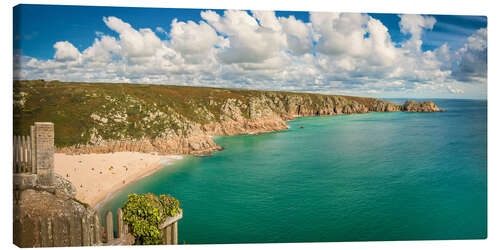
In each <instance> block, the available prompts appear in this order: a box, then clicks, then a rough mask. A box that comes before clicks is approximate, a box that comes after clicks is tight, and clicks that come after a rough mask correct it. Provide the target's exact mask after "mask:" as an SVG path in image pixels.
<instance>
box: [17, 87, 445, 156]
mask: <svg viewBox="0 0 500 250" xmlns="http://www.w3.org/2000/svg"><path fill="white" fill-rule="evenodd" d="M438 110H439V109H438V108H437V106H436V105H435V104H434V103H432V102H424V103H414V102H410V103H408V102H407V103H405V105H396V104H394V103H390V102H386V101H383V100H379V99H375V98H363V97H352V96H335V95H320V94H309V93H289V92H272V91H250V90H230V89H217V88H195V87H179V86H158V85H140V84H105V83H99V84H90V83H60V82H43V81H15V82H14V129H15V130H18V134H23V132H24V130H27V126H26V125H25V124H31V123H32V122H33V121H34V120H38V121H41V120H47V121H49V120H50V121H52V122H54V123H55V129H56V131H55V133H56V135H57V136H56V146H57V151H58V152H64V153H106V152H117V151H139V152H160V153H164V154H195V155H197V154H207V153H209V152H212V151H214V150H219V149H220V147H219V146H218V145H217V144H216V143H215V142H214V141H213V140H212V139H211V136H219V135H235V134H247V133H261V132H270V131H279V130H284V129H287V128H288V126H287V124H286V121H288V120H292V119H294V118H295V117H302V116H321V115H340V114H358V113H367V112H396V111H407V112H435V111H438ZM15 132H16V131H15Z"/></svg>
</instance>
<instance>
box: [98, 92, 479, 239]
mask: <svg viewBox="0 0 500 250" xmlns="http://www.w3.org/2000/svg"><path fill="white" fill-rule="evenodd" d="M387 100H389V101H393V102H396V103H402V102H404V100H402V99H387ZM433 101H434V102H435V103H436V104H437V105H438V106H439V107H440V108H444V109H446V110H447V112H444V113H403V112H395V113H368V114H356V115H339V116H333V117H305V118H298V119H296V120H294V121H290V122H288V124H289V126H290V129H289V130H286V131H280V132H272V133H265V134H260V135H239V136H224V137H216V138H215V141H216V142H217V143H218V144H219V145H221V146H222V147H223V149H224V150H223V151H220V152H216V153H214V154H212V155H211V156H208V157H193V156H188V157H185V158H184V159H183V160H180V161H178V162H177V163H176V164H174V165H169V166H168V167H165V168H163V169H161V170H159V171H158V172H156V173H154V174H152V175H150V176H147V177H145V178H143V179H141V180H139V181H137V182H135V183H133V184H131V185H129V186H127V187H125V188H124V189H122V190H120V191H119V192H117V193H116V194H115V195H114V196H113V197H112V198H111V199H110V200H108V201H107V202H106V203H105V204H103V205H102V206H101V207H100V212H101V213H104V211H105V210H107V209H111V210H112V211H116V209H117V208H118V207H119V206H120V205H121V204H122V203H123V202H124V201H125V200H126V198H127V194H128V193H146V192H152V193H155V194H171V195H172V196H174V197H176V198H178V199H179V200H180V202H181V207H182V208H183V213H184V218H183V219H182V220H181V221H180V222H179V244H183V243H186V244H207V243H266V242H332V241H379V240H384V241H385V240H446V239H483V238H486V237H487V102H486V101H478V100H452V99H434V100H433ZM301 127H303V128H301Z"/></svg>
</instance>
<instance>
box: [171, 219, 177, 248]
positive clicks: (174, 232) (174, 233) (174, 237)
mask: <svg viewBox="0 0 500 250" xmlns="http://www.w3.org/2000/svg"><path fill="white" fill-rule="evenodd" d="M177 223H178V222H177V221H176V222H174V224H172V245H177V244H178V241H177V234H178V233H177Z"/></svg>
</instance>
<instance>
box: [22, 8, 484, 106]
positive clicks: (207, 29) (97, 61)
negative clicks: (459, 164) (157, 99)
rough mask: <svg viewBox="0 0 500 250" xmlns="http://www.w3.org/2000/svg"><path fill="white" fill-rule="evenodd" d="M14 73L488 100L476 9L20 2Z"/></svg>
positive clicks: (54, 77)
mask: <svg viewBox="0 0 500 250" xmlns="http://www.w3.org/2000/svg"><path fill="white" fill-rule="evenodd" d="M13 39H14V78H15V79H45V80H60V81H78V82H131V83H152V84H172V85H190V86H212V87H225V88H243V89H262V90H278V91H297V92H314V93H323V94H341V95H358V96H373V97H386V98H391V97H392V98H393V97H401V98H472V99H486V96H487V19H486V17H485V16H456V15H415V14H411V15H405V14H373V13H333V12H312V13H310V12H295V11H294V12H289V11H248V10H206V9H169V8H130V7H88V6H58V5H18V6H16V7H15V8H14V37H13Z"/></svg>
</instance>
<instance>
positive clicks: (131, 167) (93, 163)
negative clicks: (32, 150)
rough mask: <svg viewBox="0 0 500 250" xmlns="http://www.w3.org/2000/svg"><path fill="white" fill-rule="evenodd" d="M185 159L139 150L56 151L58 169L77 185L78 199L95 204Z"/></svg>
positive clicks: (56, 169)
mask: <svg viewBox="0 0 500 250" xmlns="http://www.w3.org/2000/svg"><path fill="white" fill-rule="evenodd" d="M179 159H182V156H177V155H169V156H166V155H157V154H148V153H139V152H116V153H109V154H81V155H67V154H62V153H56V154H54V165H55V172H56V173H57V174H59V175H61V176H63V177H64V178H66V179H68V180H69V181H71V182H72V183H73V185H75V187H76V190H77V194H76V198H77V199H79V200H81V201H83V202H85V203H88V204H89V205H90V206H92V207H94V206H96V205H97V204H98V203H99V202H101V201H103V200H105V199H106V198H107V197H108V195H110V194H112V193H114V192H115V191H117V190H119V189H121V188H122V187H124V186H126V185H127V184H129V183H131V182H134V181H136V180H138V179H140V178H142V177H144V176H147V175H149V174H151V173H153V172H155V171H157V170H158V169H160V168H162V167H164V166H166V165H169V164H172V163H173V162H175V161H176V160H179Z"/></svg>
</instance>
